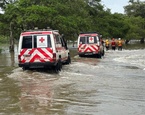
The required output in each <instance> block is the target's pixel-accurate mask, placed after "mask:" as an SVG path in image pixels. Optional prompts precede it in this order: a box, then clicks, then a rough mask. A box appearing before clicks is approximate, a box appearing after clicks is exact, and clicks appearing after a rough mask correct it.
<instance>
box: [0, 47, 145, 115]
mask: <svg viewBox="0 0 145 115" xmlns="http://www.w3.org/2000/svg"><path fill="white" fill-rule="evenodd" d="M0 63H1V65H0V115H145V87H144V84H145V49H134V50H129V49H126V50H123V51H117V50H116V51H112V50H109V51H107V52H105V56H104V57H103V58H102V59H97V58H89V57H84V58H80V57H78V56H77V55H75V54H74V55H72V63H71V64H70V65H64V66H63V69H62V71H61V72H60V73H59V74H55V73H52V72H50V71H47V72H46V71H30V70H27V71H23V70H22V69H21V68H18V66H17V53H16V54H15V55H13V54H10V53H9V52H8V51H7V50H6V51H3V52H2V54H0Z"/></svg>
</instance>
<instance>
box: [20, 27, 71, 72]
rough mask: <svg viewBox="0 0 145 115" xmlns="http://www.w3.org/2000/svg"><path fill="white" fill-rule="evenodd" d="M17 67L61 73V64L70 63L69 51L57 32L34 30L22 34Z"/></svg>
mask: <svg viewBox="0 0 145 115" xmlns="http://www.w3.org/2000/svg"><path fill="white" fill-rule="evenodd" d="M18 61H19V64H18V65H19V67H22V69H23V70H26V69H31V68H45V69H49V68H53V69H54V70H55V71H56V72H58V71H61V68H62V64H64V63H66V64H69V63H71V57H70V52H69V49H68V48H67V44H66V42H65V40H64V38H63V37H62V36H61V35H60V34H59V32H58V31H57V30H50V29H49V30H34V31H25V32H22V33H21V35H20V38H19V47H18Z"/></svg>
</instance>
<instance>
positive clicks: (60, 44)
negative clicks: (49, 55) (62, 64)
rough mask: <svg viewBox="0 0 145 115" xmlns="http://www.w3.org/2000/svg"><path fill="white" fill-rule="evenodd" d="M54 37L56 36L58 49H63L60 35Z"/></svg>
mask: <svg viewBox="0 0 145 115" xmlns="http://www.w3.org/2000/svg"><path fill="white" fill-rule="evenodd" d="M54 36H55V44H56V47H62V41H61V39H60V36H59V35H54Z"/></svg>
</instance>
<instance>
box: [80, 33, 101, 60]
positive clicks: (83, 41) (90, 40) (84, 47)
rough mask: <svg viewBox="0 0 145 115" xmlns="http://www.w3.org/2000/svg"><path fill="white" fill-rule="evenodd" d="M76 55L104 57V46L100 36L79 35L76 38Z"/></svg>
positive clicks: (95, 34)
mask: <svg viewBox="0 0 145 115" xmlns="http://www.w3.org/2000/svg"><path fill="white" fill-rule="evenodd" d="M77 43H78V55H79V56H80V57H82V56H85V55H96V56H97V57H99V58H101V57H102V56H104V46H103V44H102V42H101V39H100V35H99V34H98V33H97V32H85V33H80V34H79V36H78V42H77Z"/></svg>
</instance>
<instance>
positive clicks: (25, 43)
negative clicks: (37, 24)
mask: <svg viewBox="0 0 145 115" xmlns="http://www.w3.org/2000/svg"><path fill="white" fill-rule="evenodd" d="M22 48H32V36H24V37H23V40H22Z"/></svg>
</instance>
